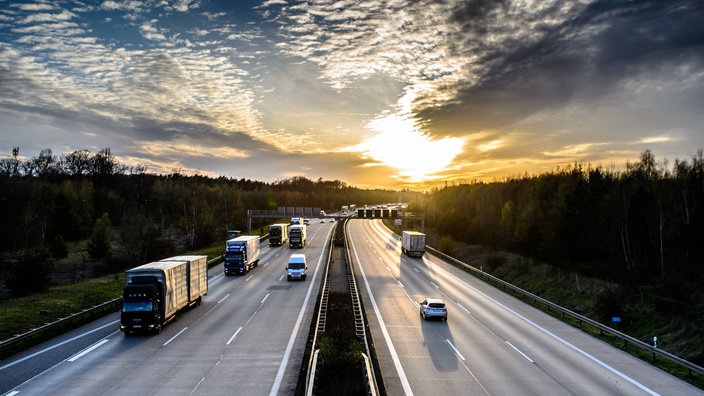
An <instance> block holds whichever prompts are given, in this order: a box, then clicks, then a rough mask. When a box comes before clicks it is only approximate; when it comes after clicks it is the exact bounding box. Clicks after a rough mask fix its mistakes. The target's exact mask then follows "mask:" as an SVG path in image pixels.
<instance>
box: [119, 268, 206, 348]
mask: <svg viewBox="0 0 704 396" xmlns="http://www.w3.org/2000/svg"><path fill="white" fill-rule="evenodd" d="M206 294H208V264H207V256H175V257H170V258H167V259H164V260H161V261H155V262H152V263H149V264H144V265H142V266H139V267H136V268H132V269H130V270H128V271H127V272H125V291H124V293H123V295H122V299H123V301H122V313H121V315H120V330H122V331H123V332H124V333H125V335H127V334H129V333H132V332H151V333H158V332H160V331H161V328H162V327H163V326H164V325H166V324H167V323H169V322H170V321H171V320H173V319H174V318H175V316H176V314H177V313H178V312H179V311H181V310H183V309H185V308H187V307H190V306H193V305H200V302H201V299H202V297H203V296H204V295H206Z"/></svg>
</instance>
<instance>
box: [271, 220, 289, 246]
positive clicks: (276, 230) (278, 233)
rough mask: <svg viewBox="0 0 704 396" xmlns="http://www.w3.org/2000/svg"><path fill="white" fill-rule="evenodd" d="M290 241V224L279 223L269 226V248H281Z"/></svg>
mask: <svg viewBox="0 0 704 396" xmlns="http://www.w3.org/2000/svg"><path fill="white" fill-rule="evenodd" d="M286 241H288V224H285V223H277V224H272V225H270V226H269V246H281V245H283V244H284V243H286Z"/></svg>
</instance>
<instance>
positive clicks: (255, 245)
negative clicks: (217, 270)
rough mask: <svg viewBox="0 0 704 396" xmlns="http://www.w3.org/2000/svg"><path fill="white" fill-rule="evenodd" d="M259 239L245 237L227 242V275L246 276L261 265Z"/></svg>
mask: <svg viewBox="0 0 704 396" xmlns="http://www.w3.org/2000/svg"><path fill="white" fill-rule="evenodd" d="M259 255H260V249H259V237H258V236H256V235H245V236H241V237H237V238H235V239H230V240H229V241H226V242H225V264H224V265H223V267H224V271H225V275H230V274H246V273H247V272H249V270H250V269H252V268H254V267H256V266H257V265H259Z"/></svg>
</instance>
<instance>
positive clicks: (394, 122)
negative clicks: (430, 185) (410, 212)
mask: <svg viewBox="0 0 704 396" xmlns="http://www.w3.org/2000/svg"><path fill="white" fill-rule="evenodd" d="M368 127H369V128H370V129H372V130H374V131H376V132H378V133H379V134H378V135H377V136H375V137H373V138H371V139H368V140H366V141H364V142H363V143H361V144H360V145H358V146H357V147H356V149H357V150H358V151H361V152H362V153H364V154H365V155H367V156H369V157H371V158H374V159H376V160H378V161H380V162H382V163H384V164H385V165H388V166H390V167H393V168H396V169H398V170H399V176H401V177H405V178H408V179H410V181H423V180H426V179H429V178H430V176H431V175H433V174H434V173H437V172H441V171H443V170H444V169H445V168H446V167H447V166H448V165H449V164H450V162H452V160H453V159H454V158H455V156H457V154H459V153H460V152H461V151H462V146H463V144H464V140H463V139H460V138H443V139H436V140H433V139H431V138H430V137H428V136H427V135H425V134H423V133H421V132H420V131H418V128H417V127H416V125H415V123H414V122H413V121H412V120H409V119H404V118H401V117H399V116H397V115H389V116H386V117H383V118H378V119H376V120H374V121H372V122H370V123H369V125H368Z"/></svg>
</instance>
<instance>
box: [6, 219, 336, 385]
mask: <svg viewBox="0 0 704 396" xmlns="http://www.w3.org/2000/svg"><path fill="white" fill-rule="evenodd" d="M332 229H333V224H332V223H324V224H321V223H319V222H318V220H314V222H313V223H312V224H311V225H310V226H309V227H308V244H307V246H306V247H305V248H304V249H289V248H288V245H287V244H286V245H284V246H282V247H273V248H272V247H269V246H268V244H266V242H264V243H263V244H262V256H261V259H260V262H259V266H258V267H256V268H254V269H253V270H251V271H250V272H249V273H248V274H245V275H241V276H228V277H225V276H223V268H222V264H220V265H218V266H215V267H213V268H211V269H210V270H209V271H208V274H209V282H208V283H209V292H208V295H207V296H205V297H204V298H203V302H202V304H201V305H200V306H198V307H195V308H193V309H190V310H188V311H186V312H184V313H182V314H179V315H178V316H177V320H175V321H174V322H172V323H170V324H168V325H167V326H165V327H164V329H163V330H162V332H161V333H160V334H157V335H153V336H149V335H145V336H129V337H125V335H124V334H122V333H121V332H120V331H119V315H118V314H117V313H116V314H113V315H109V316H107V317H105V318H103V319H101V320H99V321H96V322H93V323H91V324H90V325H86V326H83V327H81V328H79V329H77V330H75V331H72V332H70V333H68V334H66V335H64V336H62V337H57V338H55V339H53V340H51V341H49V342H46V343H43V344H41V345H39V346H37V347H35V348H32V349H30V350H28V351H25V352H24V353H22V354H18V355H16V356H13V357H11V358H8V359H5V360H4V361H2V362H0V378H1V379H0V387H1V388H0V393H2V394H7V395H21V396H25V395H48V394H75V395H130V396H133V395H144V394H150V395H224V394H246V395H266V394H270V395H277V394H281V395H290V394H293V393H294V391H295V389H296V385H297V382H298V374H299V371H300V367H301V361H302V358H303V354H304V351H305V345H306V340H307V336H308V332H309V327H310V323H311V319H312V317H313V309H314V307H315V303H316V298H317V297H318V292H319V285H320V280H321V277H322V273H323V266H324V264H325V263H324V262H323V261H324V260H325V254H324V252H325V249H326V248H327V244H328V242H329V239H330V236H331V233H332ZM223 250H224V247H223ZM292 253H305V254H306V257H307V261H308V279H307V280H306V281H304V282H300V281H297V282H289V281H287V280H286V271H285V269H284V268H285V266H286V263H287V261H288V257H289V255H290V254H292Z"/></svg>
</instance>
